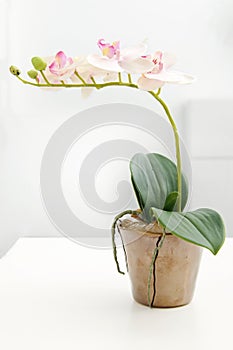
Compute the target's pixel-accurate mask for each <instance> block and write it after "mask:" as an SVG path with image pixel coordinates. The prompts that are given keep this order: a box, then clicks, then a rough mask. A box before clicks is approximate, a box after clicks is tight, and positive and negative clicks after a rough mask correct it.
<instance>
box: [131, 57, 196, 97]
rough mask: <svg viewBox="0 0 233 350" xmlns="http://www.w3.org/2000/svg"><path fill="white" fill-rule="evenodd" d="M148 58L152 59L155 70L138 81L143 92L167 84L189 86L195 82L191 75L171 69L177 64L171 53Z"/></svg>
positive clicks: (143, 75)
mask: <svg viewBox="0 0 233 350" xmlns="http://www.w3.org/2000/svg"><path fill="white" fill-rule="evenodd" d="M147 57H150V59H151V62H153V68H152V69H151V70H150V71H148V72H147V73H144V74H142V76H141V77H140V78H139V79H138V82H137V83H138V87H139V88H140V89H141V90H146V91H150V90H155V89H158V88H161V87H162V86H163V85H164V84H165V83H173V84H189V83H191V82H192V81H193V80H194V78H193V77H192V76H191V75H188V74H186V73H183V72H178V71H175V70H171V69H170V67H171V66H172V65H173V64H174V63H175V58H174V56H173V55H171V54H169V53H163V52H161V51H157V52H155V54H154V55H152V56H147Z"/></svg>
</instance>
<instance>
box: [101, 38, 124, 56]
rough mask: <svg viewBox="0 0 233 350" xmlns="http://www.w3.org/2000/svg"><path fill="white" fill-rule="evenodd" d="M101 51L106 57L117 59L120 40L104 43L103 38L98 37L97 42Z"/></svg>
mask: <svg viewBox="0 0 233 350" xmlns="http://www.w3.org/2000/svg"><path fill="white" fill-rule="evenodd" d="M97 45H98V47H99V48H100V50H101V51H102V54H103V56H106V57H108V58H113V57H114V58H116V59H119V56H120V41H114V42H113V43H112V44H110V43H106V42H105V40H104V39H100V40H99V41H98V43H97Z"/></svg>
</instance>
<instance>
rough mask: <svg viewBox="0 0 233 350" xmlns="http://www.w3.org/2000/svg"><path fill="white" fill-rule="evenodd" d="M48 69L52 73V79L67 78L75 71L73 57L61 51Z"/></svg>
mask: <svg viewBox="0 0 233 350" xmlns="http://www.w3.org/2000/svg"><path fill="white" fill-rule="evenodd" d="M48 70H49V72H50V74H51V75H52V80H54V79H55V80H59V81H60V80H66V79H68V78H70V77H71V75H72V74H73V73H74V71H75V64H74V61H73V59H72V58H71V57H67V56H66V55H65V54H64V52H63V51H59V52H58V53H57V54H56V56H55V58H54V60H53V61H52V62H50V64H49V66H48Z"/></svg>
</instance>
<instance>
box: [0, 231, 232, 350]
mask: <svg viewBox="0 0 233 350" xmlns="http://www.w3.org/2000/svg"><path fill="white" fill-rule="evenodd" d="M232 313H233V239H227V240H226V243H225V244H224V246H223V248H222V250H221V251H220V252H219V254H218V255H217V256H213V255H212V254H211V253H209V252H208V251H204V254H203V257H202V263H201V268H200V272H199V276H198V280H197V287H196V292H195V296H194V299H193V301H192V303H191V304H190V305H187V306H184V307H180V308H175V309H149V308H147V307H145V306H142V305H139V304H137V303H136V302H134V301H133V299H132V296H131V291H130V285H129V280H128V276H122V275H119V274H117V272H116V271H115V266H114V262H113V258H112V252H111V250H94V249H88V248H85V247H82V246H79V245H77V244H74V243H72V242H71V241H69V240H68V239H65V238H24V239H20V240H19V241H18V242H17V243H16V245H15V246H14V247H13V248H12V249H11V251H10V252H9V253H8V254H7V255H6V256H5V257H4V258H3V259H2V260H1V261H0V348H1V349H3V350H15V349H17V350H21V349H23V350H29V349H30V350H53V349H54V350H60V349H62V350H65V349H67V350H73V349H75V350H77V349H80V350H83V349H94V350H97V349H102V350H103V349H140V350H141V349H152V348H153V349H156V348H157V349H158V348H160V349H163V350H166V349H180V350H183V349H185V350H187V349H188V350H193V349H195V350H196V349H201V350H202V349H211V350H213V349H218V350H219V349H221V348H222V349H224V350H227V349H232V348H233V345H232V334H231V332H232Z"/></svg>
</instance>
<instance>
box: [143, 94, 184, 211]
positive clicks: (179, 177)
mask: <svg viewBox="0 0 233 350" xmlns="http://www.w3.org/2000/svg"><path fill="white" fill-rule="evenodd" d="M148 92H149V94H151V95H152V96H153V97H154V98H155V99H156V100H157V101H158V102H159V103H160V104H161V106H162V107H163V109H164V111H165V113H166V115H167V117H168V120H169V122H170V124H171V126H172V129H173V133H174V137H175V146H176V163H177V188H178V193H179V196H178V211H179V212H181V207H182V205H181V203H182V169H181V166H182V165H181V155H180V138H179V134H178V130H177V127H176V124H175V122H174V119H173V118H172V115H171V113H170V111H169V108H168V106H167V105H166V103H165V102H164V101H163V100H162V99H161V97H160V96H159V93H160V89H159V91H158V92H157V93H155V92H154V91H148Z"/></svg>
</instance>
